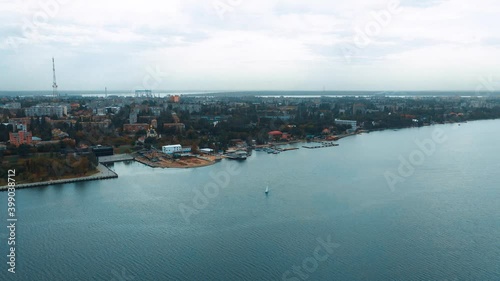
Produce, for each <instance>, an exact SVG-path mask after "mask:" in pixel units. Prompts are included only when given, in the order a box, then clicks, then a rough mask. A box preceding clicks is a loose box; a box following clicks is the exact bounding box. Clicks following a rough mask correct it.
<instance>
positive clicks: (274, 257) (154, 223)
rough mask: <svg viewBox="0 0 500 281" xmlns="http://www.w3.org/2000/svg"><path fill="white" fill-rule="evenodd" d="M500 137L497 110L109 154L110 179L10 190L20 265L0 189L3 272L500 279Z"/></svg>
mask: <svg viewBox="0 0 500 281" xmlns="http://www.w3.org/2000/svg"><path fill="white" fill-rule="evenodd" d="M499 141H500V120H493V121H480V122H469V123H465V124H461V125H460V126H459V125H458V124H449V125H438V126H431V127H423V128H414V129H403V130H398V131H393V130H388V131H383V132H372V133H369V134H361V135H357V136H353V137H349V138H345V139H342V140H340V141H339V142H338V143H339V144H340V146H338V147H329V148H321V149H304V148H301V149H299V150H294V151H287V152H282V153H281V154H279V155H274V154H267V153H265V152H259V151H255V152H254V153H253V155H252V156H251V157H249V158H248V160H246V161H242V162H238V161H231V160H223V161H222V162H221V163H218V164H216V165H213V166H209V167H204V168H198V169H164V170H162V169H152V168H149V167H146V166H143V165H141V164H139V163H135V162H128V163H116V164H115V165H114V166H112V169H114V170H115V171H116V172H117V173H118V175H119V178H118V179H112V180H103V181H94V182H84V183H75V184H65V185H57V186H49V187H44V188H35V189H23V190H18V191H17V194H16V204H17V205H16V211H17V216H18V222H17V223H16V273H15V274H11V273H8V272H7V268H8V265H7V263H6V261H7V257H6V256H7V254H8V249H7V235H8V233H7V228H6V227H5V226H6V225H8V223H7V216H6V211H7V193H6V192H1V193H0V206H1V207H0V208H1V210H2V211H1V213H0V214H1V221H3V222H4V224H5V226H4V227H2V228H0V229H1V230H0V234H1V237H0V239H1V240H3V241H1V245H2V246H1V249H2V258H0V260H1V261H2V263H1V264H2V266H1V271H0V280H47V281H49V280H50V281H54V280H293V281H297V280H384V281H385V280H440V281H458V280H500V184H499V183H500V174H499V172H498V171H500V162H499V159H498V156H499V152H500V149H499V147H498V144H499ZM418 143H421V144H422V143H423V144H425V145H424V146H422V145H418ZM297 146H299V147H300V146H301V145H297ZM398 169H399V171H398ZM267 186H269V190H270V192H269V194H268V195H267V196H266V194H265V193H264V190H265V189H266V187H267Z"/></svg>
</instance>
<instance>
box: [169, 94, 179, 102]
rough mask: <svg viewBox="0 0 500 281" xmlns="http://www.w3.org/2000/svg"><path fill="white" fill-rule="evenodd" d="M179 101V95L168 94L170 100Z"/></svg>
mask: <svg viewBox="0 0 500 281" xmlns="http://www.w3.org/2000/svg"><path fill="white" fill-rule="evenodd" d="M180 101H181V96H179V95H173V96H170V102H173V103H179V102H180Z"/></svg>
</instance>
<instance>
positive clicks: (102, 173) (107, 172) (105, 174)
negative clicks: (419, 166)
mask: <svg viewBox="0 0 500 281" xmlns="http://www.w3.org/2000/svg"><path fill="white" fill-rule="evenodd" d="M493 120H499V119H480V120H470V121H465V122H449V123H442V124H441V123H436V124H430V125H427V126H420V127H431V126H436V125H437V126H439V125H450V124H461V123H467V122H479V121H493ZM420 127H402V128H393V129H381V130H362V131H360V132H357V133H350V134H343V135H337V136H335V137H336V138H337V139H336V140H335V141H338V140H341V139H343V138H347V137H351V136H356V135H358V134H362V133H370V132H383V131H386V130H403V129H412V128H420ZM313 142H317V141H315V140H313ZM301 143H308V142H307V140H295V141H292V142H289V143H275V144H272V143H269V144H266V145H259V146H258V147H266V146H281V145H290V144H301ZM119 156H120V155H119ZM122 156H123V157H125V156H128V157H131V159H128V158H127V157H125V158H127V159H120V160H117V161H109V162H106V163H114V162H122V161H129V160H131V161H136V162H138V163H140V164H143V165H146V166H148V167H151V168H153V169H155V168H162V169H190V168H202V167H207V166H212V165H214V164H216V163H218V162H220V161H216V160H211V159H204V158H200V157H194V158H196V159H197V160H198V161H206V162H207V163H199V164H198V163H189V161H188V163H186V162H184V161H179V162H182V163H183V164H179V163H175V162H168V163H167V162H166V161H161V162H160V163H159V164H157V163H155V162H151V161H148V160H146V159H141V158H143V157H138V156H134V155H128V154H123V155H122ZM160 164H163V165H160ZM97 169H98V170H99V172H98V173H97V174H94V175H91V176H86V177H75V178H69V179H61V180H52V181H44V182H34V183H22V184H16V186H15V188H16V189H23V188H34V187H42V186H49V185H58V184H66V183H74V182H82V181H94V180H105V179H113V178H118V174H116V173H115V172H114V171H113V170H111V169H110V168H108V167H107V166H106V165H104V163H101V162H99V165H98V166H97ZM8 188H9V186H8V185H5V186H0V192H3V191H7V190H8Z"/></svg>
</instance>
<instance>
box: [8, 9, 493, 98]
mask: <svg viewBox="0 0 500 281" xmlns="http://www.w3.org/2000/svg"><path fill="white" fill-rule="evenodd" d="M56 1H59V2H56ZM62 2H64V4H57V5H56V6H54V5H52V6H50V5H48V6H47V5H44V4H43V3H49V4H50V3H52V4H54V3H62ZM41 3H42V4H41ZM391 3H393V1H391V0H356V1H347V0H345V1H334V2H333V1H326V0H317V1H314V3H312V2H310V1H303V0H287V1H285V0H281V1H278V0H268V1H263V0H253V1H250V0H241V1H229V0H205V1H195V0H184V1H181V0H167V1H159V0H158V1H157V0H146V1H141V2H140V4H139V3H138V2H137V1H131V0H125V1H97V0H88V1H83V0H64V1H63V0H42V1H40V2H39V1H1V2H0V16H1V17H2V19H4V23H3V24H2V27H0V50H1V52H0V61H1V63H2V65H1V66H2V72H3V73H2V75H1V76H0V85H2V86H1V88H2V89H4V90H8V89H13V90H16V89H17V90H31V89H49V90H50V84H51V73H50V70H51V65H50V64H51V61H50V59H51V57H52V56H56V61H57V63H58V65H61V66H60V68H58V70H59V69H61V70H60V71H64V72H63V73H61V74H58V77H61V78H60V81H59V84H60V89H61V90H62V91H64V89H67V90H69V89H101V88H103V87H104V86H105V85H107V86H108V87H109V88H115V89H129V90H133V88H134V87H135V86H136V85H138V84H140V83H141V82H140V81H141V79H142V78H143V77H144V76H145V75H147V73H146V71H145V69H146V68H148V67H153V68H154V67H159V68H160V69H162V71H164V72H167V73H169V78H168V79H165V81H164V82H163V83H162V84H161V85H160V87H163V88H175V89H228V90H234V89H245V90H251V89H271V90H278V89H282V90H288V89H290V90H299V89H304V90H314V89H321V88H322V86H323V85H325V86H326V87H327V88H328V89H331V90H334V89H338V90H387V89H389V90H392V89H405V90H412V89H421V88H426V89H457V87H458V88H460V89H463V90H466V89H473V88H474V86H473V85H474V83H476V80H475V79H477V78H476V77H477V75H478V73H482V75H488V74H491V73H495V72H497V71H498V70H499V67H498V66H497V65H495V64H494V63H493V62H495V61H498V58H499V47H500V46H499V44H498V42H500V34H499V31H497V29H495V28H492V27H493V26H497V25H498V24H499V21H500V20H499V19H498V17H497V15H498V13H499V12H500V3H498V2H497V1H495V0H480V1H475V2H471V1H468V0H442V1H439V0H428V1H417V0H405V1H401V3H400V7H401V8H402V11H401V12H400V13H397V14H390V20H389V21H388V23H387V24H384V22H381V19H382V21H383V19H384V15H387V11H388V9H389V7H391V5H393V4H391ZM221 4H222V7H225V8H224V10H223V15H222V16H221V10H220V7H221ZM217 9H219V10H217ZM377 15H378V16H377ZM386 19H387V18H386ZM376 25H379V27H380V30H379V31H380V32H377V34H376V35H375V36H369V43H368V44H366V45H364V46H362V47H359V46H356V45H355V44H354V42H355V40H356V38H357V37H359V36H360V34H359V32H360V31H361V32H366V30H368V31H370V28H372V29H371V30H372V32H373V30H374V29H373V28H374V27H376ZM27 27H28V28H27ZM376 31H378V30H376ZM113 73H119V75H113ZM430 73H431V74H432V75H430ZM104 74H106V77H102V75H104ZM410 75H411V78H410V77H409V76H410ZM26 76H29V77H30V81H29V83H27V82H26V79H25V78H26ZM454 80H460V83H455V82H454ZM439 81H441V82H442V83H439ZM47 85H49V86H47ZM471 85H472V86H471Z"/></svg>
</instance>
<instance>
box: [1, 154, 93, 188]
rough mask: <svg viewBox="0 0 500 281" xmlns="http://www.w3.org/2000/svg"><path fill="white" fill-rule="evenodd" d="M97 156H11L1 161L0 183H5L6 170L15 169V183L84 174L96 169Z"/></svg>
mask: <svg viewBox="0 0 500 281" xmlns="http://www.w3.org/2000/svg"><path fill="white" fill-rule="evenodd" d="M96 167H97V158H96V157H95V156H93V155H77V156H74V155H67V156H66V157H60V156H57V155H37V156H36V157H32V158H26V159H25V158H17V159H15V158H12V159H10V161H4V162H2V165H1V167H0V185H5V184H6V180H5V179H6V178H7V171H8V170H9V169H15V170H16V183H29V182H39V181H48V180H57V179H61V178H66V177H74V176H86V175H90V174H91V173H93V172H95V171H96Z"/></svg>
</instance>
